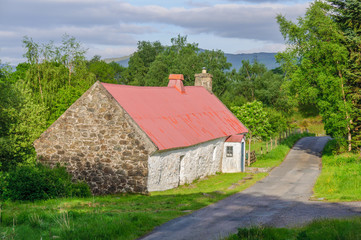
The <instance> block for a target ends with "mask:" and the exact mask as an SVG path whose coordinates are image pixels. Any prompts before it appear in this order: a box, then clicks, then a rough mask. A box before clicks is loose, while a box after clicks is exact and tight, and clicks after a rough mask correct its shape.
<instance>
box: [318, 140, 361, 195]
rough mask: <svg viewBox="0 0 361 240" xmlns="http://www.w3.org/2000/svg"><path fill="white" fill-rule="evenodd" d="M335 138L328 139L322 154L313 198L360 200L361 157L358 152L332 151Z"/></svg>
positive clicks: (334, 147)
mask: <svg viewBox="0 0 361 240" xmlns="http://www.w3.org/2000/svg"><path fill="white" fill-rule="evenodd" d="M335 149H336V140H331V141H329V142H328V143H327V144H326V146H325V149H324V150H323V156H322V172H321V174H320V176H319V177H318V179H317V182H316V184H315V186H314V196H313V197H314V198H322V199H324V200H328V201H360V200H361V174H360V173H361V158H360V157H359V155H358V154H352V153H342V154H336V153H334V152H335Z"/></svg>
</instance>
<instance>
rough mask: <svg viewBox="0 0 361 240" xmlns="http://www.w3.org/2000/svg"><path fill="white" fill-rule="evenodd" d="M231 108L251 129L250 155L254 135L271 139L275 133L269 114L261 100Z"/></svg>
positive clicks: (249, 138) (249, 139)
mask: <svg viewBox="0 0 361 240" xmlns="http://www.w3.org/2000/svg"><path fill="white" fill-rule="evenodd" d="M231 110H232V112H233V113H234V114H235V116H236V117H237V118H238V119H239V120H240V121H241V122H242V123H243V124H244V125H245V126H246V127H247V128H248V130H249V133H248V134H249V135H248V136H249V137H248V141H249V149H248V156H250V153H251V142H252V137H257V138H262V139H269V137H270V136H272V134H273V130H272V126H271V124H270V123H269V120H268V114H267V112H266V111H265V110H264V108H263V104H262V102H260V101H253V102H248V103H246V104H244V105H243V106H241V107H239V106H234V107H231Z"/></svg>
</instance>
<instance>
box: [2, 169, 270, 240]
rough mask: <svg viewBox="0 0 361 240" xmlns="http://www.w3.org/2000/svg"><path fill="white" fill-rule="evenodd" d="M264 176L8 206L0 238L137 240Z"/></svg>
mask: <svg viewBox="0 0 361 240" xmlns="http://www.w3.org/2000/svg"><path fill="white" fill-rule="evenodd" d="M265 176H266V174H264V173H263V174H249V173H231V174H217V175H214V176H209V177H208V178H207V179H204V180H198V181H195V182H194V183H192V184H189V185H184V186H180V187H179V188H176V189H172V190H168V191H163V192H153V193H151V194H150V195H149V196H146V195H138V194H120V195H108V196H99V197H93V198H84V199H80V198H67V199H54V200H47V201H36V202H34V203H31V202H23V203H21V202H6V203H4V204H3V207H2V213H1V224H0V239H41V238H42V239H53V238H57V237H59V238H60V239H135V238H138V237H140V236H142V235H144V234H146V233H147V232H149V231H151V230H152V229H153V228H154V227H156V226H159V225H161V224H162V223H165V222H167V221H169V220H171V219H173V218H175V217H179V216H182V215H185V214H188V213H190V212H192V211H194V210H197V209H200V208H202V207H205V206H208V205H209V204H212V203H215V202H217V201H219V200H221V199H223V198H225V197H227V196H230V195H231V194H234V193H236V192H239V191H241V190H243V189H245V188H247V187H249V186H251V185H252V184H254V183H255V182H256V181H258V180H260V179H262V178H263V177H265ZM250 177H251V179H249V178H250ZM244 178H245V179H244Z"/></svg>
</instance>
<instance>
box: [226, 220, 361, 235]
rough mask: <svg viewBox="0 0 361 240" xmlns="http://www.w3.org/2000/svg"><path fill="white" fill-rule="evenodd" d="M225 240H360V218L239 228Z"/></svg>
mask: <svg viewBox="0 0 361 240" xmlns="http://www.w3.org/2000/svg"><path fill="white" fill-rule="evenodd" d="M226 239H227V240H246V239H248V240H325V239H327V240H341V239H342V240H360V239H361V218H360V217H358V218H352V219H346V220H340V219H332V220H317V221H314V222H312V223H310V224H308V225H306V226H304V227H301V228H271V227H253V228H240V229H239V230H238V233H237V234H234V235H231V236H229V237H228V238H226Z"/></svg>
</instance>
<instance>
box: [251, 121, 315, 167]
mask: <svg viewBox="0 0 361 240" xmlns="http://www.w3.org/2000/svg"><path fill="white" fill-rule="evenodd" d="M303 132H308V129H300V128H289V129H287V130H286V131H283V132H280V133H279V134H278V135H276V136H275V137H273V138H271V139H270V140H269V141H264V140H262V139H259V138H256V137H254V138H252V141H251V143H250V142H249V139H248V140H247V147H246V163H247V165H248V166H249V165H250V164H251V163H253V162H255V161H256V160H257V158H258V157H260V156H262V155H263V154H266V153H268V152H270V151H272V149H274V148H276V147H277V146H278V145H279V144H280V143H281V142H282V141H283V140H284V139H286V138H288V137H289V136H292V135H295V134H299V133H303ZM248 156H250V159H249V158H248Z"/></svg>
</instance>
